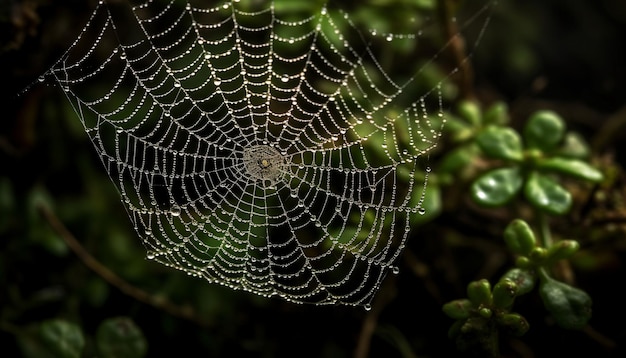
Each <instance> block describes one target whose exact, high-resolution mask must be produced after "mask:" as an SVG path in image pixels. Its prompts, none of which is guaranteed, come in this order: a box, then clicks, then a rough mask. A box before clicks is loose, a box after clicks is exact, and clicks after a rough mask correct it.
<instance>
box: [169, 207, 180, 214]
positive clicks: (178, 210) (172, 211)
mask: <svg viewBox="0 0 626 358" xmlns="http://www.w3.org/2000/svg"><path fill="white" fill-rule="evenodd" d="M170 213H171V214H172V216H180V207H179V206H177V205H174V206H172V208H171V209H170Z"/></svg>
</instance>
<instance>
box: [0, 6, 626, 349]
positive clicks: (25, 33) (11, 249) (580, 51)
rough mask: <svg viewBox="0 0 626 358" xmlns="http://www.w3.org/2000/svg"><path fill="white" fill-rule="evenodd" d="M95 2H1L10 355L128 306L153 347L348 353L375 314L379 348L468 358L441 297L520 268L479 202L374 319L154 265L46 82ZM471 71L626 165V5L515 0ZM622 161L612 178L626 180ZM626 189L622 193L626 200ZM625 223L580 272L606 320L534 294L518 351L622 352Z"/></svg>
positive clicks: (421, 240) (0, 245)
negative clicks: (60, 228) (580, 322)
mask: <svg viewBox="0 0 626 358" xmlns="http://www.w3.org/2000/svg"><path fill="white" fill-rule="evenodd" d="M413 3H418V1H417V0H415V1H413V2H411V1H408V0H407V1H395V2H394V1H378V2H375V1H369V2H368V1H363V2H359V1H345V2H342V4H341V6H342V7H345V8H346V9H349V11H351V12H357V11H364V12H370V13H372V14H373V15H372V16H378V17H380V18H381V19H383V20H384V18H385V16H386V12H385V11H381V10H380V9H381V8H384V9H391V8H394V7H399V6H404V8H409V9H410V8H411V6H413ZM94 6H95V3H94V2H93V1H78V0H72V1H52V0H49V1H44V0H31V1H26V0H24V1H17V0H16V1H8V0H1V1H0V69H1V70H0V83H1V85H2V92H3V93H2V95H1V98H2V99H1V100H0V109H1V112H0V118H1V122H0V210H1V211H0V345H1V346H2V351H3V353H2V355H3V356H7V357H9V356H11V357H12V356H20V355H21V354H22V353H20V352H21V350H20V345H19V339H18V338H19V335H20V334H22V332H24V330H25V329H27V328H28V327H31V326H32V325H34V324H36V323H37V322H40V321H43V320H45V319H49V318H63V319H66V320H68V321H71V322H75V323H78V324H79V325H80V326H81V327H82V329H83V331H84V333H85V335H86V336H87V337H92V336H93V335H94V332H95V331H96V328H97V326H98V324H99V323H100V322H102V320H104V319H106V318H109V317H115V316H128V317H131V318H132V319H133V320H134V321H135V323H136V324H137V325H138V326H139V327H140V328H141V329H142V331H143V332H144V334H145V336H146V339H147V342H148V347H149V348H148V352H149V353H148V356H159V357H169V356H190V355H192V356H196V355H197V356H261V357H318V356H328V357H335V356H336V357H344V356H351V355H353V353H354V352H355V350H356V347H357V344H358V342H359V339H360V337H361V338H362V337H363V333H362V329H363V327H364V326H365V327H369V326H368V325H369V324H371V325H373V326H371V327H372V328H373V329H374V333H373V336H372V339H371V344H370V345H369V348H368V350H369V353H370V356H372V357H396V356H397V357H400V356H407V357H408V356H420V357H450V356H455V355H456V354H457V353H456V350H455V348H454V344H453V343H452V342H451V341H450V340H448V338H447V329H448V327H449V326H450V324H451V323H452V320H450V319H449V318H447V317H446V316H444V315H443V314H442V313H441V305H442V304H443V303H445V302H447V301H450V300H452V299H456V298H459V297H462V296H464V295H465V292H464V287H465V285H466V284H467V283H468V282H469V281H471V280H474V279H478V278H487V279H491V280H495V279H497V277H498V274H501V273H502V272H503V270H505V269H506V267H507V265H509V266H510V265H511V262H513V261H512V260H513V258H512V257H511V256H510V255H509V254H507V253H506V252H505V250H504V248H503V245H502V244H501V242H500V241H498V237H497V235H498V234H497V233H498V230H499V229H498V228H500V227H502V224H503V221H500V222H498V220H497V215H495V218H496V219H495V221H496V222H495V223H494V224H493V225H492V224H491V223H488V224H481V223H476V222H474V223H472V220H473V219H475V217H474V216H472V215H473V214H472V213H470V214H468V213H467V212H466V210H469V209H467V208H465V207H459V208H456V209H455V210H450V209H448V210H446V211H444V212H443V213H442V214H441V216H439V217H438V218H436V219H435V220H433V221H432V222H430V223H428V224H425V225H423V226H422V227H420V228H419V229H417V230H415V233H414V234H413V237H411V239H410V240H409V247H408V248H407V250H406V252H405V254H404V255H403V258H402V259H401V260H400V262H399V263H400V264H399V267H400V274H399V275H397V276H390V277H389V278H388V280H386V281H385V284H384V285H383V288H382V290H381V292H380V293H379V294H378V296H377V298H376V300H377V301H375V302H374V309H373V310H372V311H370V312H366V311H364V310H363V309H359V308H346V307H313V306H301V305H294V304H290V303H286V302H282V301H279V300H267V299H263V298H260V297H256V296H253V295H250V294H247V293H243V292H233V291H231V290H228V289H225V288H222V287H217V286H215V285H209V284H207V283H205V282H203V281H201V280H198V279H193V278H189V277H187V276H185V275H183V274H182V273H180V272H177V271H174V270H171V269H168V268H166V267H162V266H160V265H158V264H156V263H153V262H149V261H146V260H144V257H145V252H144V249H143V247H142V245H141V243H140V240H139V239H138V238H137V237H136V235H135V233H134V232H133V230H132V227H131V225H130V223H129V220H128V218H127V217H126V213H125V212H124V210H123V207H122V204H121V202H120V201H119V195H118V194H117V192H116V191H115V189H114V187H113V185H112V183H111V182H110V180H109V178H108V177H107V176H106V173H105V171H104V170H103V167H102V165H101V164H100V160H99V158H98V157H97V155H96V154H95V152H94V151H93V150H92V147H91V144H90V143H89V141H88V138H87V136H86V135H85V134H84V132H83V129H82V126H81V124H80V121H79V120H78V118H77V116H76V115H75V114H74V112H73V111H72V109H71V107H70V106H69V104H68V102H67V101H66V100H65V98H64V95H63V92H62V90H61V89H60V88H58V87H57V86H55V85H54V84H53V83H51V82H50V81H46V82H45V83H42V84H39V83H38V82H37V78H38V77H39V76H40V75H41V74H42V73H44V72H45V71H46V70H47V69H48V68H49V67H50V66H51V65H52V64H54V62H55V61H56V60H57V59H58V58H59V56H60V55H61V54H62V53H63V52H64V51H65V50H66V49H67V48H68V47H69V46H70V44H71V43H72V41H73V40H74V38H75V37H76V36H77V34H78V33H79V32H80V29H81V28H82V26H83V25H84V23H85V22H86V19H87V18H88V17H89V15H90V14H91V11H92V10H93V8H94ZM383 20H381V21H383ZM467 36H468V37H470V38H471V36H472V33H471V31H470V32H469V33H468V34H467ZM470 44H471V42H470ZM445 60H446V59H445V58H442V61H443V62H444V64H443V65H442V66H444V68H445ZM472 65H473V68H474V73H475V81H474V83H475V85H474V88H473V92H474V93H475V95H476V96H477V98H478V99H479V100H480V101H481V102H482V103H484V104H485V105H486V104H489V103H493V102H494V101H497V100H503V101H505V102H506V103H508V105H509V107H510V110H511V115H512V118H513V123H514V125H519V123H522V122H523V120H524V119H525V118H526V117H527V115H528V114H529V113H531V112H532V111H534V110H537V109H541V108H547V109H553V110H555V111H557V112H558V113H559V114H561V115H562V116H563V118H564V119H565V120H566V122H567V125H568V127H569V128H572V129H575V130H577V131H578V132H579V133H581V134H582V135H583V136H584V137H585V138H587V139H588V140H589V141H590V143H591V145H592V149H593V151H594V154H595V156H596V157H597V158H603V160H610V161H611V163H615V168H620V167H619V165H621V166H622V167H623V165H624V163H625V162H626V151H624V146H623V141H624V140H625V139H626V101H625V100H626V2H624V1H622V0H581V1H567V0H526V1H521V0H515V1H514V0H501V1H500V2H499V4H498V6H497V7H496V8H495V10H494V12H493V14H492V17H491V23H490V25H489V27H488V28H487V33H486V35H485V37H484V38H483V40H482V42H481V44H480V46H479V47H478V49H477V50H476V52H475V54H474V58H473V61H472ZM24 89H27V90H26V91H25V92H22V90H24ZM452 105H453V104H450V106H452ZM607 158H609V159H607ZM619 170H621V169H619ZM619 170H618V171H617V172H616V174H615V175H616V176H619V175H623V172H620V171H619ZM616 182H617V183H620V181H619V180H618V181H616ZM620 185H623V181H622V182H621V184H620ZM616 192H618V193H619V192H620V190H617V191H616ZM621 192H622V193H623V192H624V191H623V190H622V191H621ZM444 196H445V193H444ZM614 199H615V200H617V201H620V200H621V202H622V204H624V203H623V201H624V198H623V197H622V198H619V197H617V198H614ZM42 203H43V204H44V205H47V206H48V207H50V208H52V211H53V212H54V213H55V215H56V216H57V217H58V218H59V219H60V220H61V222H62V223H63V224H64V225H65V226H66V227H67V228H68V229H69V230H70V232H72V233H73V234H74V235H75V236H76V238H77V239H78V241H79V242H80V243H81V244H82V245H83V246H84V248H85V249H86V250H87V251H88V252H89V253H91V254H92V255H93V256H94V257H96V258H97V259H98V260H99V261H100V262H101V263H103V264H104V265H105V266H107V267H109V268H110V269H111V270H112V271H114V272H115V273H116V274H117V275H119V276H121V277H123V278H124V279H125V280H126V281H128V282H129V283H131V284H132V285H134V286H136V287H139V288H141V289H142V290H145V291H146V292H149V293H150V295H151V296H152V298H153V299H158V298H159V297H167V298H168V299H169V300H170V301H171V302H173V303H175V304H176V305H178V307H179V308H180V307H183V308H184V309H187V310H188V311H192V312H193V314H192V316H193V317H195V318H193V319H184V318H177V317H174V316H172V315H170V314H168V313H166V312H164V310H163V309H159V308H155V307H153V306H151V305H148V304H145V303H142V302H139V301H137V300H136V299H134V298H132V297H130V296H128V295H125V294H123V293H122V292H121V291H120V290H119V289H118V288H117V287H114V286H112V285H110V284H108V283H107V282H106V281H104V280H103V279H102V278H101V277H100V276H99V275H97V274H96V273H94V272H93V271H91V270H89V269H88V268H86V267H85V265H84V264H83V263H82V262H81V261H80V260H79V258H78V257H77V256H76V255H75V254H74V253H73V252H72V251H71V250H70V249H69V248H68V246H67V245H66V244H65V243H64V241H63V240H62V239H61V238H60V236H59V235H58V233H57V232H56V231H54V230H53V229H52V228H51V227H50V224H49V222H48V221H47V220H46V219H45V218H43V217H42V216H41V215H40V213H39V212H38V211H37V207H38V205H40V204H42ZM622 213H623V211H622ZM483 220H484V219H483ZM571 224H572V223H571V222H567V221H564V222H559V223H556V225H557V228H562V229H563V232H564V233H566V234H571V233H583V234H587V233H593V231H591V230H586V229H585V228H581V229H580V230H578V229H576V227H574V228H572V227H571V226H572V225H571ZM568 226H569V228H568ZM607 227H608V226H607ZM604 229H606V230H609V229H608V228H606V227H605V228H604ZM611 230H614V233H615V234H614V236H612V239H611V240H608V241H603V240H599V241H594V240H593V238H589V237H587V238H586V240H587V241H585V243H586V245H587V246H585V245H583V248H587V249H588V251H589V252H591V254H590V255H589V257H590V259H589V262H587V261H585V262H586V266H585V264H580V265H578V266H576V273H577V284H578V286H579V287H582V288H584V289H585V290H586V291H587V292H589V294H590V295H591V297H592V298H593V299H594V303H595V304H594V316H593V318H592V320H591V322H590V325H591V327H593V328H590V329H588V330H585V331H582V332H571V331H565V330H562V329H560V328H558V327H556V326H554V324H553V322H551V321H550V318H549V317H548V315H547V313H546V312H545V309H544V308H543V307H542V305H541V303H540V301H539V298H538V296H537V295H528V296H529V297H524V299H523V300H521V301H520V302H519V303H518V304H516V311H518V312H521V313H522V314H523V315H524V316H525V317H526V318H527V319H528V320H529V322H530V324H531V329H530V331H529V332H528V334H527V335H526V336H524V337H523V338H515V339H513V338H510V337H506V336H503V337H502V347H503V348H502V350H503V353H504V354H505V355H506V356H511V357H548V356H554V355H556V354H558V355H559V356H567V355H571V356H581V355H582V356H591V355H593V356H594V357H602V356H607V357H608V356H614V357H618V356H623V355H626V349H625V347H624V343H623V342H624V341H625V340H626V329H625V328H624V323H623V322H626V309H625V308H624V304H623V301H624V297H625V296H624V295H623V294H621V293H620V292H621V291H622V289H623V286H624V284H625V283H626V282H625V276H624V270H625V268H624V261H623V259H624V253H625V252H626V245H625V241H626V240H625V239H626V237H625V234H624V232H625V231H624V222H623V217H622V221H621V222H620V221H619V220H618V221H617V223H616V224H614V225H613V226H611ZM184 309H183V311H184ZM198 321H200V322H198ZM87 344H88V345H87V348H86V352H87V353H85V356H93V355H94V354H90V353H89V352H92V353H93V352H94V348H93V341H90V338H88V342H87ZM190 352H198V353H197V354H196V353H194V354H191V353H190ZM583 353H584V354H583Z"/></svg>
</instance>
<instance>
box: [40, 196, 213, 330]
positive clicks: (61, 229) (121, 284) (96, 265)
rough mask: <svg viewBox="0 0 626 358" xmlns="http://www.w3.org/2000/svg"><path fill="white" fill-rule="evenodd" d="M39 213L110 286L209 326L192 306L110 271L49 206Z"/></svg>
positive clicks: (41, 208) (168, 311)
mask: <svg viewBox="0 0 626 358" xmlns="http://www.w3.org/2000/svg"><path fill="white" fill-rule="evenodd" d="M38 209H39V212H40V214H41V215H42V216H43V217H44V218H45V219H46V221H47V222H48V224H50V226H51V227H52V229H53V230H54V231H56V232H57V234H59V236H60V237H61V238H62V239H63V241H65V243H66V244H67V246H69V247H70V249H72V251H73V252H74V253H75V254H76V256H78V258H79V259H80V260H81V261H82V262H83V264H85V266H87V267H88V268H89V269H91V270H92V271H94V272H95V273H96V274H98V275H99V276H100V277H102V278H103V279H104V280H105V281H107V282H108V283H109V284H111V285H112V286H115V287H117V288H118V289H119V290H120V291H122V292H123V293H124V294H126V295H128V296H130V297H132V298H134V299H136V300H137V301H140V302H143V303H145V304H148V305H151V306H153V307H155V308H157V309H159V310H162V311H164V312H166V313H168V314H170V315H172V316H175V317H179V318H183V319H186V320H189V321H192V322H194V323H196V324H198V325H201V326H210V325H211V323H210V322H208V321H206V320H204V319H202V318H200V317H197V316H196V314H195V312H194V310H193V308H191V307H185V306H178V305H176V304H174V303H172V302H170V301H169V300H168V299H167V298H165V297H157V296H153V295H151V294H149V293H148V292H146V291H144V290H142V289H140V288H138V287H135V286H133V285H131V284H130V283H128V282H127V281H125V280H124V279H123V278H121V277H119V276H118V275H117V274H115V273H114V272H113V271H111V270H110V269H109V268H108V267H106V266H105V265H103V264H102V263H100V261H98V260H96V258H94V257H93V256H92V255H91V254H90V253H89V252H88V251H87V250H86V249H85V248H84V247H83V245H81V244H80V242H78V240H76V238H75V237H74V235H72V233H71V232H69V230H68V229H67V228H66V227H65V225H63V223H62V222H61V220H59V218H58V217H57V216H56V215H55V213H54V212H53V211H52V210H50V209H49V208H47V207H45V206H43V205H40V206H39V207H38Z"/></svg>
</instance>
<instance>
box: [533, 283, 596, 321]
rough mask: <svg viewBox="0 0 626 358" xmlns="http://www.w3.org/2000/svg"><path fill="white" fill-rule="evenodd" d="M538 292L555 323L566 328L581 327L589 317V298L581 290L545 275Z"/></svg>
mask: <svg viewBox="0 0 626 358" xmlns="http://www.w3.org/2000/svg"><path fill="white" fill-rule="evenodd" d="M539 293H540V295H541V299H542V300H543V304H544V305H545V306H546V309H547V310H548V311H550V313H551V314H552V316H553V317H554V319H555V320H556V322H557V324H558V325H559V326H561V327H563V328H566V329H581V328H583V327H584V326H585V325H587V322H588V321H589V319H590V318H591V298H590V297H589V295H588V294H587V293H586V292H585V291H582V290H579V289H577V288H575V287H572V286H570V285H567V284H565V283H563V282H559V281H556V280H554V279H552V278H550V277H545V278H544V279H543V280H542V282H541V285H540V286H539Z"/></svg>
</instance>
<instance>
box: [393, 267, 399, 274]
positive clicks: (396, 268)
mask: <svg viewBox="0 0 626 358" xmlns="http://www.w3.org/2000/svg"><path fill="white" fill-rule="evenodd" d="M391 273H393V274H394V275H397V274H399V273H400V268H399V267H398V266H392V267H391Z"/></svg>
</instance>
